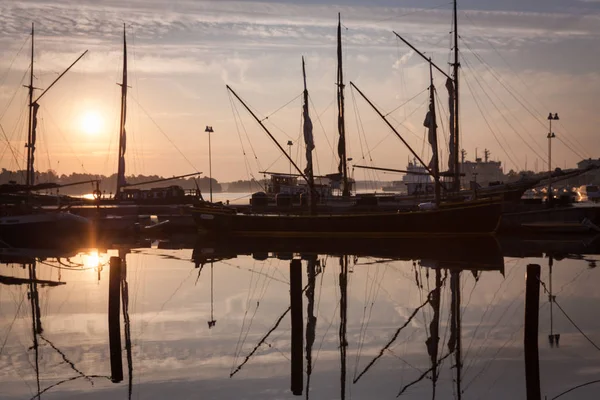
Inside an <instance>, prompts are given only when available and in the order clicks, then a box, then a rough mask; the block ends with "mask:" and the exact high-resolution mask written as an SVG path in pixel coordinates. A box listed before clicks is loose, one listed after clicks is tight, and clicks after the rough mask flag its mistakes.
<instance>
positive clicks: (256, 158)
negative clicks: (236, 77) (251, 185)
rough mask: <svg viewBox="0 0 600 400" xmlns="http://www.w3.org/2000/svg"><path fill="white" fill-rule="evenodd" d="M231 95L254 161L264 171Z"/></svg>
mask: <svg viewBox="0 0 600 400" xmlns="http://www.w3.org/2000/svg"><path fill="white" fill-rule="evenodd" d="M231 96H232V95H231V93H229V97H230V98H231V101H232V102H233V104H234V109H235V112H236V113H237V116H238V118H239V120H240V125H241V126H242V129H243V131H244V134H245V135H246V140H247V141H248V145H249V146H250V150H252V154H253V155H254V160H255V161H256V166H257V167H258V170H259V171H263V169H262V167H261V165H260V160H259V159H258V156H257V155H256V151H255V150H254V145H252V141H251V140H250V136H249V135H248V130H247V129H246V125H244V121H243V119H242V116H241V115H240V111H239V109H238V108H237V106H236V105H235V104H236V103H235V101H234V100H233V97H231Z"/></svg>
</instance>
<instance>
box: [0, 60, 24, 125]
mask: <svg viewBox="0 0 600 400" xmlns="http://www.w3.org/2000/svg"><path fill="white" fill-rule="evenodd" d="M28 72H29V68H27V69H26V70H25V72H24V73H23V76H22V77H21V80H20V81H19V85H18V86H17V88H16V89H15V91H14V92H13V94H12V96H11V98H10V101H9V102H8V104H7V105H6V107H5V108H4V110H3V111H2V114H0V121H1V120H2V119H3V118H4V115H5V114H6V112H7V111H8V109H9V107H10V105H11V104H12V102H13V100H14V99H15V97H16V96H17V93H18V92H19V90H21V87H22V85H23V81H24V80H25V77H26V76H27V73H28ZM25 104H27V103H25Z"/></svg>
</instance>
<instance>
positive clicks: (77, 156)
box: [44, 113, 89, 174]
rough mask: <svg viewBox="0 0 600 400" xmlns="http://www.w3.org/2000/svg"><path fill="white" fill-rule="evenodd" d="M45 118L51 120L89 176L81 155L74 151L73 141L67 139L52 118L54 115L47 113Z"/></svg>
mask: <svg viewBox="0 0 600 400" xmlns="http://www.w3.org/2000/svg"><path fill="white" fill-rule="evenodd" d="M44 116H45V117H48V119H49V120H50V123H52V124H53V125H54V128H55V129H56V130H57V131H58V133H60V135H61V136H62V138H63V140H64V142H65V143H66V144H67V146H69V150H70V151H71V154H73V155H74V156H75V158H77V161H78V162H79V164H80V165H81V168H82V169H83V172H85V173H86V174H89V172H88V171H87V169H86V168H85V167H84V165H83V161H82V160H81V158H79V155H78V154H77V153H76V152H75V150H74V149H73V146H72V144H71V142H72V141H70V140H67V137H66V135H65V133H64V132H63V130H62V129H60V127H59V125H58V124H57V123H56V120H55V119H54V118H53V117H52V113H46V114H45V115H44Z"/></svg>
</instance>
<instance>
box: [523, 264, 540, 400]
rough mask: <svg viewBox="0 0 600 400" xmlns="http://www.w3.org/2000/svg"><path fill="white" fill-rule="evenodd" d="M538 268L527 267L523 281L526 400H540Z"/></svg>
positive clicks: (534, 265) (535, 265)
mask: <svg viewBox="0 0 600 400" xmlns="http://www.w3.org/2000/svg"><path fill="white" fill-rule="evenodd" d="M540 270H541V268H540V266H539V265H537V264H529V265H527V276H526V279H525V281H526V282H525V334H524V346H525V385H526V387H527V400H541V390H540V360H539V352H538V327H539V308H540V281H539V278H540Z"/></svg>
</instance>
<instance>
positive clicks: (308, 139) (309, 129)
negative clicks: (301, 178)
mask: <svg viewBox="0 0 600 400" xmlns="http://www.w3.org/2000/svg"><path fill="white" fill-rule="evenodd" d="M304 143H305V144H306V168H305V169H304V173H305V174H306V175H307V176H312V175H313V170H312V169H313V166H312V165H313V162H312V151H313V150H314V148H315V141H314V138H313V124H312V121H311V119H310V115H308V104H304Z"/></svg>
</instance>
